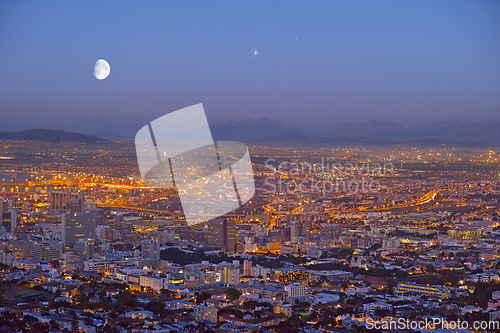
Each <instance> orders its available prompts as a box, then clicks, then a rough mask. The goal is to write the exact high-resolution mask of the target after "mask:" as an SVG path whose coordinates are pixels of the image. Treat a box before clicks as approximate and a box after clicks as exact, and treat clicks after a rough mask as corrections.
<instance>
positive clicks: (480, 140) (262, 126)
mask: <svg viewBox="0 0 500 333" xmlns="http://www.w3.org/2000/svg"><path fill="white" fill-rule="evenodd" d="M147 122H148V121H147V120H139V119H135V120H134V119H119V120H116V119H111V118H100V119H94V120H81V121H75V122H70V123H60V124H56V123H51V124H49V123H47V124H42V125H41V126H38V127H43V128H48V129H53V130H55V129H59V128H63V129H65V130H66V131H70V132H63V133H84V134H80V135H83V136H85V135H87V136H89V137H88V138H87V139H86V138H81V137H80V138H78V139H77V140H83V142H95V140H96V139H97V140H98V138H104V139H109V140H127V141H134V137H135V134H136V133H137V131H138V130H139V129H140V128H141V127H142V126H144V125H145V124H147ZM23 126H28V125H27V124H25V123H23V122H20V121H15V120H13V119H6V120H5V119H4V120H3V121H2V122H0V131H7V130H9V131H16V130H17V129H18V128H21V129H22V127H23ZM30 127H34V125H31V126H30ZM28 128H29V127H28ZM24 129H26V128H24ZM210 130H211V132H212V136H213V138H214V139H215V140H237V141H242V142H246V143H252V142H266V141H267V142H281V143H285V142H289V143H304V144H308V143H318V144H319V143H325V144H341V143H342V142H346V144H347V141H348V142H350V143H349V144H358V145H364V144H371V145H374V144H378V145H391V144H410V145H423V146H426V145H427V146H431V145H440V144H454V145H462V146H493V147H500V122H498V121H459V120H447V121H440V122H435V123H430V124H424V125H413V126H403V125H401V124H398V123H395V122H392V121H378V120H369V121H365V122H356V123H331V124H330V123H328V122H325V123H323V124H319V125H317V126H308V127H307V126H301V127H293V126H287V125H283V124H281V123H280V122H278V121H276V120H273V119H270V118H261V119H257V120H253V119H246V120H241V121H234V120H231V121H225V122H221V123H211V124H210ZM53 132H57V131H53ZM21 133H23V132H21ZM11 134H12V133H8V135H11ZM5 135H7V134H5V133H4V134H3V135H0V137H2V136H5ZM23 135H24V134H23ZM28 136H30V135H28ZM70 137H71V136H70ZM92 137H94V139H92ZM325 138H326V139H325ZM327 139H331V140H327ZM334 139H335V140H334ZM41 140H42V141H43V140H47V141H50V142H54V141H53V140H56V142H57V140H59V139H57V136H56V137H55V138H53V139H51V138H50V136H49V138H45V137H44V136H41ZM64 140H66V141H73V140H74V139H67V138H66V137H65V138H64V139H63V141H64ZM87 140H89V141H87Z"/></svg>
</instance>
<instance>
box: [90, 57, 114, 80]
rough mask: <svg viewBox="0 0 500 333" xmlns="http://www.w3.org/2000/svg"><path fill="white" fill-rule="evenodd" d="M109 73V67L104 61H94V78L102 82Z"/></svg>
mask: <svg viewBox="0 0 500 333" xmlns="http://www.w3.org/2000/svg"><path fill="white" fill-rule="evenodd" d="M110 72H111V67H110V66H109V63H108V62H107V61H106V60H104V59H99V60H97V61H96V63H95V65H94V76H95V77H96V79H98V80H104V79H105V78H107V77H108V75H109V73H110Z"/></svg>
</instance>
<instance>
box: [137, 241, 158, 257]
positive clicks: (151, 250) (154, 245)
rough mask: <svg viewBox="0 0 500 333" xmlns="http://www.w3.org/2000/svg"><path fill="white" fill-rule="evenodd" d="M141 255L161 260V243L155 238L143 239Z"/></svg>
mask: <svg viewBox="0 0 500 333" xmlns="http://www.w3.org/2000/svg"><path fill="white" fill-rule="evenodd" d="M141 256H142V257H143V258H148V259H154V260H160V243H158V242H157V241H156V240H154V239H146V240H144V241H142V243H141Z"/></svg>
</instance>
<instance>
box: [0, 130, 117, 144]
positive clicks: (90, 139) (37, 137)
mask: <svg viewBox="0 0 500 333" xmlns="http://www.w3.org/2000/svg"><path fill="white" fill-rule="evenodd" d="M0 140H26V141H42V142H51V143H62V142H81V143H99V142H106V141H107V140H103V139H101V138H98V137H95V136H92V135H85V134H80V133H75V132H65V131H54V130H48V129H29V130H25V131H20V132H14V133H8V132H7V133H5V132H4V133H0Z"/></svg>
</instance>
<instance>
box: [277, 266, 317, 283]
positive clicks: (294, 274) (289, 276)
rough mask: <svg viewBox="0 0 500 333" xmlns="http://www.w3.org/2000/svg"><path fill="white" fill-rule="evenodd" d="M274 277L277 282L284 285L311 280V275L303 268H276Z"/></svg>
mask: <svg viewBox="0 0 500 333" xmlns="http://www.w3.org/2000/svg"><path fill="white" fill-rule="evenodd" d="M273 275H274V280H275V281H278V282H281V283H284V284H290V283H294V282H302V281H307V280H308V278H309V275H308V274H307V272H306V271H305V269H303V268H301V267H282V268H276V269H274V271H273Z"/></svg>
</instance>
